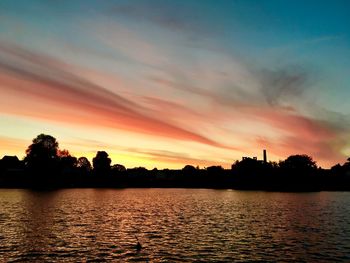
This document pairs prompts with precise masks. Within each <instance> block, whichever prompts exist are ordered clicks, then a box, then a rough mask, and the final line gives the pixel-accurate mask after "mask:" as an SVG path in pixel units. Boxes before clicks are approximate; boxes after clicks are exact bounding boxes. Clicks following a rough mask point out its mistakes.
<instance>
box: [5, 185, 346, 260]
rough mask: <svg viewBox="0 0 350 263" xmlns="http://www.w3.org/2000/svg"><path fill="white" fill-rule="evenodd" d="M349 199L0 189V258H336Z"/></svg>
mask: <svg viewBox="0 0 350 263" xmlns="http://www.w3.org/2000/svg"><path fill="white" fill-rule="evenodd" d="M349 201H350V193H311V194H306V193H304V194H303V193H299V194H293V193H265V192H240V191H226V190H200V189H198V190H193V189H128V190H101V189H99V190H94V189H71V190H60V191H53V192H31V191H26V190H0V205H1V207H2V209H1V212H0V227H1V229H2V230H3V231H2V233H1V234H0V259H4V260H5V261H11V260H19V261H41V262H46V261H50V262H52V261H56V262H75V261H79V262H80V261H83V262H85V261H93V260H98V261H111V260H114V261H139V262H145V261H151V262H169V261H171V262H193V261H199V262H200V261H202V262H208V261H220V262H232V261H238V262H239V261H247V260H263V261H277V260H284V261H289V262H293V261H327V260H329V261H336V260H338V261H343V262H346V261H349V260H350V256H349V255H350V245H349V244H350V239H349V236H350V235H348V232H347V231H349V229H350V218H349V216H348V214H349V212H350V210H349V206H348V205H347V204H348V202H349ZM137 238H138V239H139V240H140V242H141V243H142V246H143V249H142V250H140V251H137V250H136V247H135V245H136V243H137ZM0 261H1V260H0Z"/></svg>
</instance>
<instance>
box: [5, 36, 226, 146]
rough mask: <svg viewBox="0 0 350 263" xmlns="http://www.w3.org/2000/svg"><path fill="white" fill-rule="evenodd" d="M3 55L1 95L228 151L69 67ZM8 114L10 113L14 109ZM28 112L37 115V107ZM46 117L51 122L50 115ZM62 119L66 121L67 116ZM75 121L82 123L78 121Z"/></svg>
mask: <svg viewBox="0 0 350 263" xmlns="http://www.w3.org/2000/svg"><path fill="white" fill-rule="evenodd" d="M0 55H1V62H0V74H1V76H0V78H1V82H2V84H1V89H2V92H6V93H13V92H18V94H20V95H21V96H34V97H37V98H40V99H44V100H46V101H47V107H48V108H49V107H50V106H49V104H50V103H58V104H61V105H62V107H69V108H71V109H77V110H79V111H86V112H89V113H91V114H92V116H94V118H93V119H92V120H91V124H92V123H96V124H100V125H107V126H112V127H115V128H120V129H126V130H130V131H134V132H141V133H148V134H152V135H155V136H163V137H168V138H172V139H179V140H190V141H196V142H199V143H203V144H207V145H211V146H215V147H228V146H225V145H221V144H219V143H217V142H215V141H213V140H211V139H208V138H206V137H204V136H201V135H199V134H196V133H194V132H191V131H188V130H185V129H182V128H181V127H176V126H174V125H172V124H170V123H167V122H164V121H162V120H159V119H156V118H153V117H151V116H149V115H148V114H150V113H151V112H147V109H145V108H143V107H142V106H140V105H138V104H136V103H134V102H132V101H130V100H127V99H125V98H123V97H122V96H119V95H117V94H115V93H112V92H110V91H108V90H106V89H104V88H102V87H100V86H98V85H96V84H93V83H91V82H89V81H87V80H86V79H84V78H83V77H82V76H76V75H74V74H73V73H70V72H69V65H67V64H65V63H63V62H61V61H59V60H57V59H54V58H52V57H48V56H45V55H42V54H37V53H34V52H31V51H28V50H25V49H23V48H21V47H19V46H14V45H11V46H10V45H7V44H3V43H2V44H1V45H0ZM7 110H8V111H10V112H11V109H7ZM28 110H29V111H32V112H33V114H35V104H33V109H28ZM47 117H48V118H50V114H47ZM61 118H62V119H61V121H64V119H65V116H61ZM75 121H77V122H79V120H78V119H76V120H75Z"/></svg>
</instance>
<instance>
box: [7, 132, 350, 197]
mask: <svg viewBox="0 0 350 263" xmlns="http://www.w3.org/2000/svg"><path fill="white" fill-rule="evenodd" d="M0 187H23V188H28V187H29V188H46V189H47V188H62V187H119V188H120V187H183V188H185V187H191V188H232V189H247V190H268V191H321V190H350V158H349V159H348V160H347V161H346V162H345V163H344V164H343V165H341V164H337V165H335V166H333V167H332V168H331V169H329V170H325V169H322V168H319V167H317V165H316V162H315V161H314V160H313V159H312V158H311V157H310V156H308V155H292V156H289V157H288V158H287V159H286V160H283V161H280V162H279V163H276V162H265V161H262V160H257V158H247V157H246V158H243V159H242V160H241V161H236V162H235V163H234V164H233V165H232V169H230V170H227V169H223V168H222V167H221V166H210V167H207V168H205V169H199V168H198V167H194V166H192V165H186V166H185V167H184V168H183V169H181V170H169V169H163V170H158V169H156V168H154V169H153V170H147V169H146V168H144V167H137V168H132V169H126V168H125V166H123V165H121V164H115V165H113V166H111V159H110V158H109V156H108V153H107V152H105V151H98V152H97V154H96V156H95V157H94V158H93V168H92V166H91V164H90V162H89V160H88V159H87V158H86V157H79V158H78V159H77V158H76V157H74V156H72V155H71V154H70V153H69V151H68V150H60V149H59V147H58V142H57V141H56V139H55V138H54V137H52V136H50V135H45V134H40V135H38V136H37V137H36V138H35V139H33V143H32V144H31V145H30V146H29V147H28V149H27V150H26V156H25V158H24V160H23V161H20V160H18V158H17V157H16V156H5V157H3V158H2V160H0Z"/></svg>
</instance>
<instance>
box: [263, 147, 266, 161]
mask: <svg viewBox="0 0 350 263" xmlns="http://www.w3.org/2000/svg"><path fill="white" fill-rule="evenodd" d="M263 155H264V163H267V152H266V150H265V149H264V151H263Z"/></svg>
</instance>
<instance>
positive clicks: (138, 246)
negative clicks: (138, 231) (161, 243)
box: [135, 236, 142, 251]
mask: <svg viewBox="0 0 350 263" xmlns="http://www.w3.org/2000/svg"><path fill="white" fill-rule="evenodd" d="M135 238H136V240H137V244H136V246H135V248H136V250H137V251H140V250H141V249H142V246H141V243H140V241H139V239H138V238H137V236H135Z"/></svg>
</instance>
